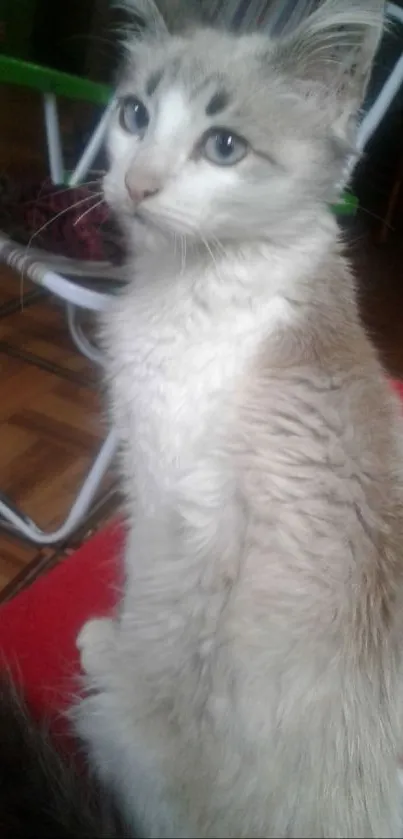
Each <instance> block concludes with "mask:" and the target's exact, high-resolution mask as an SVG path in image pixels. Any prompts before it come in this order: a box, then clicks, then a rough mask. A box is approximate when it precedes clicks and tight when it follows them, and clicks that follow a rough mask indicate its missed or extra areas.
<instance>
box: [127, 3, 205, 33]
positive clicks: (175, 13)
mask: <svg viewBox="0 0 403 839" xmlns="http://www.w3.org/2000/svg"><path fill="white" fill-rule="evenodd" d="M114 6H115V7H117V8H120V9H123V10H124V11H125V12H127V14H128V15H129V18H131V20H132V22H133V27H134V29H136V28H138V29H144V30H145V31H146V32H147V35H149V36H151V37H152V36H155V37H157V38H161V37H164V36H167V35H172V34H176V33H177V32H178V31H180V30H183V29H186V28H187V27H188V26H189V25H190V24H192V23H193V24H194V23H197V22H198V23H202V22H203V20H202V13H201V11H200V6H199V4H198V3H197V0H116V2H114Z"/></svg>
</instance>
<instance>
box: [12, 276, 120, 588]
mask: <svg viewBox="0 0 403 839" xmlns="http://www.w3.org/2000/svg"><path fill="white" fill-rule="evenodd" d="M23 291H24V294H23V298H22V299H23V301H24V302H23V304H21V289H20V287H19V278H18V277H17V276H16V275H15V274H14V273H12V272H11V271H9V270H8V269H6V268H4V267H1V266H0V492H3V493H5V494H6V495H7V496H8V497H10V498H11V499H12V500H13V502H14V503H16V504H17V505H18V506H19V507H21V508H22V509H23V510H24V512H26V513H27V514H28V515H29V516H30V517H31V518H33V519H34V520H35V521H36V522H37V523H38V524H39V525H40V526H41V527H43V528H45V529H50V528H55V527H56V526H57V525H58V524H59V523H61V521H62V520H63V518H64V516H65V515H66V512H67V511H68V509H69V507H70V505H71V503H72V501H73V500H74V498H75V495H76V493H77V489H78V487H79V485H80V483H81V481H82V480H83V478H84V476H85V474H86V472H87V470H88V468H89V466H90V464H91V461H92V459H93V457H94V454H95V452H96V450H97V448H98V447H99V445H100V442H101V440H102V437H103V435H104V424H103V420H102V406H101V399H100V396H99V389H98V381H97V377H98V374H97V371H96V369H95V368H94V366H92V365H91V363H90V362H88V361H87V360H86V359H85V358H83V357H82V356H81V355H80V354H79V353H78V352H77V351H76V350H75V348H74V345H73V344H72V341H71V339H70V336H69V333H68V330H67V327H66V323H65V317H64V311H63V309H62V307H61V306H60V305H59V304H58V303H57V301H55V299H54V298H51V297H49V296H46V295H44V294H43V293H42V292H40V291H39V292H38V289H37V288H35V287H33V286H30V285H29V283H26V282H24V289H23ZM117 503H118V499H117V494H116V492H115V484H114V477H113V474H111V475H109V476H107V478H106V479H105V484H104V486H103V488H102V491H101V494H100V498H99V499H98V502H97V504H96V507H95V509H94V510H93V511H92V514H91V515H90V516H89V517H88V519H87V520H86V521H85V522H84V524H83V526H82V527H80V530H79V532H78V533H77V534H75V535H74V537H72V538H71V539H70V540H69V542H68V543H67V544H64V545H61V546H58V548H57V549H54V548H52V549H49V548H46V549H38V547H35V546H33V545H29V544H27V543H25V542H24V541H23V540H22V539H20V538H16V537H14V536H11V535H10V534H8V533H6V532H4V530H3V531H1V529H0V599H4V598H5V597H8V596H10V594H12V593H14V591H15V590H16V589H18V588H19V587H20V586H21V585H23V584H25V583H26V581H27V580H28V579H30V578H31V577H32V576H35V575H36V573H39V572H41V571H42V570H43V569H44V568H45V567H48V565H49V564H51V563H53V562H55V561H57V559H58V558H59V557H61V556H63V555H64V553H65V552H66V551H67V552H69V551H71V550H72V549H73V548H74V547H75V546H76V545H77V544H78V543H79V542H80V541H81V540H82V538H83V536H84V535H86V534H87V533H88V531H91V530H92V529H94V528H95V527H97V526H99V524H100V523H102V522H103V521H105V520H106V519H107V518H109V517H110V516H111V515H112V514H113V513H114V511H115V509H116V506H117Z"/></svg>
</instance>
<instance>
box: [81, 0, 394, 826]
mask: <svg viewBox="0 0 403 839" xmlns="http://www.w3.org/2000/svg"><path fill="white" fill-rule="evenodd" d="M382 7H383V4H382V3H381V2H379V3H376V4H375V3H374V2H370V0H369V1H368V2H364V0H363V2H362V3H360V4H358V3H348V2H342V0H339V1H338V2H336V0H331V1H330V0H328V1H327V2H325V3H324V4H323V6H322V9H321V10H320V11H318V12H317V13H315V15H314V16H313V17H312V18H311V20H310V21H307V22H303V23H301V24H300V26H299V28H297V29H295V28H294V29H293V31H292V32H288V33H287V34H286V36H285V37H284V38H283V39H282V40H280V41H275V42H274V41H268V40H267V39H266V38H264V37H262V36H261V35H259V34H256V35H248V36H237V37H235V36H233V35H229V34H228V33H227V34H226V33H219V32H215V31H212V30H208V29H207V30H206V29H196V30H194V31H192V32H189V33H188V34H184V35H181V36H178V35H176V36H168V35H166V36H164V38H162V39H160V38H159V37H158V38H157V39H154V38H153V37H152V36H151V38H149V37H148V36H146V37H145V38H142V39H140V40H137V41H136V42H134V43H133V44H132V46H131V49H130V55H129V60H128V63H127V66H126V70H125V73H124V77H123V80H122V86H121V94H122V96H123V97H124V96H125V95H126V94H130V95H131V96H133V95H135V96H138V97H140V98H142V99H143V102H144V104H145V105H146V107H147V108H148V111H149V124H148V126H147V129H146V130H144V131H142V132H141V134H140V135H139V136H134V135H132V134H130V133H128V132H124V131H123V130H122V129H121V128H119V124H118V120H116V121H115V122H114V124H113V125H112V127H111V134H110V142H109V148H110V155H111V166H110V172H109V174H108V175H107V177H106V179H105V194H106V197H107V199H108V201H109V202H110V204H111V206H112V207H113V208H114V210H115V211H116V213H117V214H118V216H119V218H120V220H121V222H122V225H123V227H124V229H125V230H126V232H127V235H128V242H129V245H130V247H132V248H133V252H134V253H135V258H134V259H133V260H130V262H129V265H128V271H129V277H130V280H131V281H130V283H129V284H128V287H127V289H125V291H124V292H123V293H122V295H121V296H120V297H119V298H118V299H117V301H116V304H115V305H114V306H113V308H112V310H111V312H109V313H108V314H107V315H106V316H105V318H104V322H103V328H102V338H103V343H104V347H105V352H106V355H107V377H108V382H109V387H110V403H111V413H112V417H113V420H114V422H115V424H116V426H117V428H118V430H119V433H120V436H121V447H122V454H121V469H122V482H123V486H124V489H125V492H126V497H127V513H128V519H129V536H128V541H127V547H126V553H125V563H126V583H125V590H124V592H123V596H122V604H121V609H120V613H119V617H118V618H117V619H116V620H114V621H110V620H94V621H90V622H89V623H88V624H86V625H85V626H84V628H83V630H82V632H81V634H80V636H79V639H78V644H79V647H80V650H81V658H82V664H83V668H84V670H85V671H86V673H87V679H88V686H89V687H90V688H91V692H90V694H89V695H88V697H87V698H85V699H84V700H83V702H82V704H81V705H80V707H79V708H78V712H77V713H78V726H79V730H80V732H81V734H82V735H83V736H84V737H85V738H86V739H87V741H88V743H89V746H90V749H91V750H92V754H93V756H94V760H95V762H96V765H97V766H98V768H99V772H100V774H101V775H102V777H103V778H104V779H106V780H107V781H108V782H109V783H112V785H113V786H114V787H115V789H116V790H117V791H118V793H119V795H120V796H121V799H122V801H123V803H124V805H125V808H126V812H127V814H128V816H129V818H130V817H131V815H132V814H133V813H135V814H137V815H139V816H140V819H141V823H142V827H143V830H144V834H145V835H146V836H149V837H165V839H168V837H172V836H175V837H189V836H192V837H206V839H207V837H208V838H209V839H210V837H211V838H212V837H276V836H277V837H329V839H330V837H354V839H356V838H357V839H358V837H364V836H369V837H391V836H393V837H397V836H399V835H401V824H400V789H399V782H398V771H397V754H398V750H399V748H400V741H401V721H400V706H401V701H402V700H401V693H402V689H401V685H402V652H401V650H402V630H403V589H402V584H403V576H402V572H403V559H402V549H403V463H402V454H403V442H402V439H403V437H402V435H403V422H402V416H401V406H399V405H398V404H397V400H396V399H395V398H394V397H393V395H392V394H391V392H390V386H389V384H388V383H387V381H386V378H385V375H384V372H383V370H382V368H381V366H380V364H379V361H378V358H377V356H376V354H375V352H374V350H373V348H372V346H371V345H370V343H369V341H368V339H367V337H366V335H365V333H364V331H363V329H362V326H361V324H360V321H359V318H358V314H357V308H356V303H355V299H354V289H353V280H352V276H351V272H350V269H349V266H348V264H347V262H346V260H345V258H344V256H343V254H342V247H341V244H340V242H339V236H338V230H337V225H336V222H335V220H334V218H333V217H332V215H331V213H330V211H329V207H328V204H329V202H331V201H332V200H333V199H334V198H335V197H336V186H335V185H336V184H337V182H338V181H339V180H340V178H341V177H342V173H343V170H344V166H345V162H346V158H347V156H348V154H349V153H350V150H351V146H352V144H353V143H354V125H355V120H356V114H357V109H358V108H359V105H360V100H361V98H362V96H363V93H364V90H365V86H366V83H367V78H368V76H369V72H370V67H371V63H372V60H373V57H374V53H375V50H376V45H377V42H378V39H379V37H380V31H381V12H382ZM339 26H343V27H344V29H343V31H342V34H341V35H339V34H337V37H336V32H337V33H338V30H339ZM351 49H352V50H353V53H352V54H351ZM351 56H352V57H351ZM331 62H332V63H331ZM330 67H331V68H332V72H331V74H329V68H330ZM161 68H164V75H163V78H162V79H161V80H160V83H159V84H158V86H157V88H156V89H155V91H153V93H152V96H147V90H146V87H147V81H148V80H149V79H150V74H152V73H154V72H156V71H160V70H161ZM223 89H224V90H225V91H226V93H227V94H228V97H229V98H228V105H227V107H225V108H224V109H223V110H222V112H220V114H219V115H215V114H209V113H208V105H209V103H210V102H211V101H212V97H214V96H215V95H216V94H217V93H219V92H220V91H221V90H223ZM206 109H207V112H206ZM213 110H214V109H213ZM217 128H225V129H227V130H229V131H232V132H235V133H236V134H239V135H240V136H241V137H242V138H243V139H244V142H245V143H246V144H247V145H246V154H245V156H244V157H242V159H240V160H239V162H237V164H236V165H233V166H227V167H224V166H217V165H215V164H213V163H211V161H210V160H209V159H208V158H206V157H205V155H204V152H203V148H204V147H203V143H204V141H205V140H204V138H205V137H206V136H208V137H209V136H210V135H209V132H210V131H211V130H212V129H217ZM206 132H207V135H206Z"/></svg>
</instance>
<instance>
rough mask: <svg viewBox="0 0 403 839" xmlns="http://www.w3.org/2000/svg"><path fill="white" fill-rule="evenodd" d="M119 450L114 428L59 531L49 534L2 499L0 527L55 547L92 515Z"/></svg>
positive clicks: (39, 543)
mask: <svg viewBox="0 0 403 839" xmlns="http://www.w3.org/2000/svg"><path fill="white" fill-rule="evenodd" d="M117 448H118V438H117V434H116V431H115V430H114V429H112V430H111V431H110V432H109V434H108V436H107V437H106V440H104V442H103V443H102V446H101V448H100V450H99V452H98V454H97V456H96V458H95V461H94V463H93V464H92V466H91V469H90V470H89V472H88V474H87V477H86V478H85V480H84V483H83V484H82V486H81V489H80V491H79V493H78V495H77V497H76V499H75V501H74V503H73V506H72V507H71V509H70V512H69V514H68V516H67V518H66V520H65V521H64V523H63V524H62V525H61V527H59V528H58V529H57V530H54V531H53V532H51V533H46V532H45V531H44V530H41V528H40V527H38V526H37V525H36V524H35V522H33V521H31V519H29V518H28V517H27V516H24V515H23V514H22V513H20V512H18V510H16V508H15V507H14V506H13V505H12V504H8V503H7V501H5V500H3V499H2V498H0V524H1V523H2V520H3V522H4V523H5V525H6V527H7V526H8V528H9V529H11V530H12V531H14V532H16V533H18V534H20V535H21V536H24V537H25V538H26V539H29V540H30V541H31V542H35V543H36V544H37V545H55V544H58V543H59V542H63V541H64V540H65V539H67V538H68V537H69V536H70V535H71V534H72V533H73V532H74V531H75V530H76V529H77V527H78V526H79V524H80V523H81V522H82V520H83V518H85V516H86V514H87V513H88V511H89V509H90V507H91V504H92V503H93V501H94V499H95V496H96V494H97V492H98V490H99V487H100V484H101V481H102V479H103V478H104V476H105V474H106V472H107V470H108V469H109V467H110V465H111V463H112V461H113V458H114V457H115V454H116V451H117Z"/></svg>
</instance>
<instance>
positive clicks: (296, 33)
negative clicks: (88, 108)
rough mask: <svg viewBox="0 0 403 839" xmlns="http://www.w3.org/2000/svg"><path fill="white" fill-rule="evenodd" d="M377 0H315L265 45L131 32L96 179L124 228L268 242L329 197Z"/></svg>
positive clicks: (368, 53) (364, 72) (205, 34)
mask: <svg viewBox="0 0 403 839" xmlns="http://www.w3.org/2000/svg"><path fill="white" fill-rule="evenodd" d="M383 5H384V4H383V2H381V1H380V0H358V2H357V0H355V2H354V0H325V2H322V3H321V4H320V7H319V8H318V9H317V10H316V11H315V12H313V13H312V14H311V15H310V16H309V17H308V18H307V19H306V20H304V21H303V22H302V23H300V25H299V26H297V28H296V29H294V30H293V31H292V32H290V33H289V34H288V35H284V36H283V37H281V38H278V39H275V40H274V39H270V38H269V37H268V36H267V35H266V34H248V35H234V34H230V33H225V32H221V31H215V30H212V29H209V28H203V27H196V28H194V29H193V30H188V31H187V32H185V33H183V34H181V35H171V34H169V32H168V31H167V30H166V29H164V28H163V27H162V26H159V25H156V26H155V27H154V31H151V32H149V33H148V34H147V35H146V36H144V35H143V36H142V37H135V38H133V40H132V41H131V42H130V44H129V49H128V60H127V62H126V66H125V69H124V74H123V78H122V80H121V83H120V87H119V90H118V106H117V108H116V112H115V114H114V116H113V121H112V126H111V130H110V135H109V153H110V171H109V173H108V174H107V176H106V178H105V196H106V199H107V201H108V202H109V203H110V205H111V206H112V208H113V209H114V210H115V211H117V213H118V215H120V216H121V217H122V219H123V218H124V219H125V226H126V228H127V227H128V226H129V229H130V225H131V220H133V227H135V225H136V223H137V222H139V223H141V224H143V225H147V226H148V227H150V228H151V229H152V228H154V227H155V228H160V229H163V230H164V231H166V232H172V233H175V234H180V235H183V234H184V235H188V236H189V237H195V238H196V239H198V238H201V239H204V240H208V241H210V242H214V241H215V240H221V241H222V240H228V239H236V240H238V241H239V240H240V239H241V240H245V239H246V240H247V239H251V238H259V237H265V238H268V239H269V240H273V241H275V240H278V241H279V242H280V241H285V240H286V239H287V237H289V235H290V233H291V231H293V230H297V231H298V229H299V228H300V226H301V225H302V224H304V221H305V220H306V219H307V218H313V217H314V216H315V213H317V210H318V207H321V206H323V205H325V204H326V203H331V202H332V201H334V200H335V198H336V197H337V188H338V187H339V185H340V182H341V180H342V177H343V170H344V167H345V164H346V161H347V159H348V157H349V155H350V154H351V151H352V148H353V146H354V135H355V126H356V116H357V112H358V110H359V107H360V105H361V102H362V99H363V96H364V92H365V88H366V84H367V80H368V76H369V73H370V69H371V64H372V60H373V57H374V54H375V52H376V49H377V45H378V41H379V37H380V34H381V31H382V20H383Z"/></svg>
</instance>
